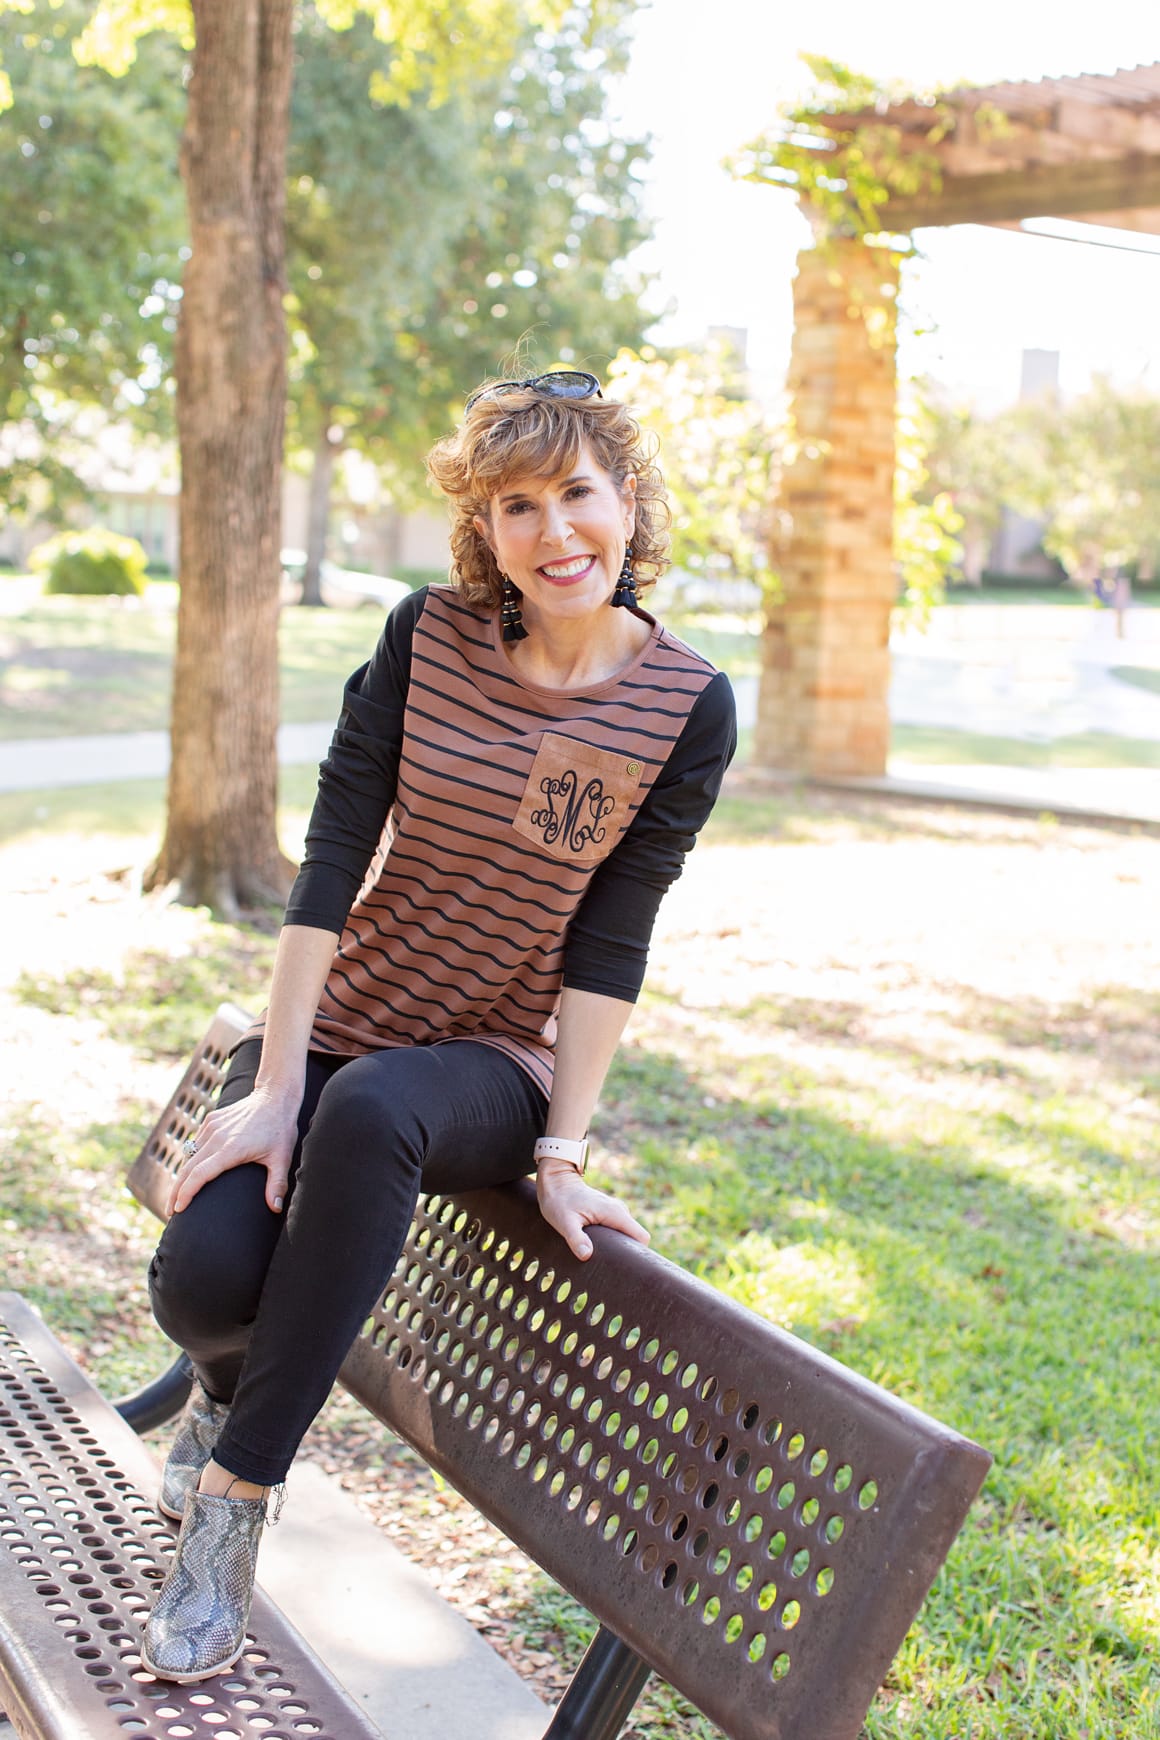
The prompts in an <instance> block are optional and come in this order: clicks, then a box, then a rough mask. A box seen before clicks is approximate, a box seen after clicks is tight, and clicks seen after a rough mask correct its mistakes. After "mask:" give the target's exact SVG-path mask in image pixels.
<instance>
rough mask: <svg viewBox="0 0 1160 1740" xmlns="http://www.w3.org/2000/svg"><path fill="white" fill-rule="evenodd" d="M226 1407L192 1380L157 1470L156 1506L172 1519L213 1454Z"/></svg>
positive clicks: (177, 1516) (179, 1516)
mask: <svg viewBox="0 0 1160 1740" xmlns="http://www.w3.org/2000/svg"><path fill="white" fill-rule="evenodd" d="M229 1411H230V1404H229V1403H228V1402H215V1401H213V1400H212V1399H211V1398H210V1397H209V1396H207V1395H206V1393H205V1391H204V1390H203V1389H202V1387H201V1385H200V1384H199V1383H195V1384H194V1386H193V1389H192V1390H191V1391H190V1393H189V1400H188V1401H187V1402H186V1404H185V1407H184V1409H183V1411H182V1414H181V1418H180V1419H179V1420H178V1422H177V1436H176V1438H174V1440H173V1446H172V1448H171V1449H170V1452H169V1455H168V1456H167V1457H166V1459H165V1467H164V1469H163V1470H162V1474H161V1491H160V1493H159V1494H158V1498H157V1508H158V1510H159V1511H160V1512H161V1514H162V1516H168V1517H172V1518H173V1520H174V1522H180V1521H181V1519H182V1516H183V1515H184V1513H185V1501H186V1499H187V1498H188V1497H189V1495H190V1493H191V1492H192V1491H193V1490H194V1488H195V1487H196V1485H197V1483H198V1481H199V1480H200V1479H201V1471H202V1469H203V1468H204V1467H205V1465H206V1463H207V1462H208V1461H209V1459H210V1457H211V1456H212V1455H213V1452H214V1445H215V1444H216V1443H217V1441H218V1439H219V1437H220V1436H221V1430H222V1427H223V1426H224V1425H225V1423H226V1416H227V1415H228V1413H229Z"/></svg>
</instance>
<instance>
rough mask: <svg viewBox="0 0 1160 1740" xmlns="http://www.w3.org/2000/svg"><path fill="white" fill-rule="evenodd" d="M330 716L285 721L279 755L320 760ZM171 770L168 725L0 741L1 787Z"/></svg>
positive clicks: (29, 787) (89, 781) (92, 781)
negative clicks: (102, 733)
mask: <svg viewBox="0 0 1160 1740" xmlns="http://www.w3.org/2000/svg"><path fill="white" fill-rule="evenodd" d="M333 730H334V721H333V720H332V719H327V720H320V721H319V722H318V723H317V724H314V725H283V726H282V727H281V729H280V730H279V732H278V760H279V761H280V762H281V763H282V764H283V765H284V766H293V765H295V764H296V763H302V762H313V763H315V764H317V763H318V762H319V761H321V760H322V757H323V756H324V755H325V754H326V748H327V745H328V744H329V742H330V734H331V732H332V731H333ZM168 772H169V733H168V731H116V732H109V733H108V734H107V735H106V736H104V737H33V738H28V739H26V740H25V741H24V742H23V743H0V791H43V790H45V789H47V788H49V787H52V786H67V785H107V784H108V783H109V782H110V781H112V780H118V779H163V778H164V777H165V775H166V774H167V773H168Z"/></svg>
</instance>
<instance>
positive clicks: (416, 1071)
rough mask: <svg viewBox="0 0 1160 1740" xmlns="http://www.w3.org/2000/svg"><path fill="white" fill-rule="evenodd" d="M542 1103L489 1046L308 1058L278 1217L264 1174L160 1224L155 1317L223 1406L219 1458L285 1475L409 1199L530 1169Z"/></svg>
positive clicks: (231, 1080)
mask: <svg viewBox="0 0 1160 1740" xmlns="http://www.w3.org/2000/svg"><path fill="white" fill-rule="evenodd" d="M261 1051H262V1046H261V1041H260V1040H258V1039H253V1040H247V1041H246V1042H245V1043H244V1044H243V1045H240V1046H239V1047H238V1050H237V1053H236V1054H235V1056H234V1059H233V1062H232V1064H231V1066H230V1071H229V1075H228V1077H227V1079H226V1082H225V1084H224V1086H223V1088H222V1093H221V1101H220V1103H221V1104H222V1105H232V1104H233V1103H234V1102H235V1101H237V1100H241V1099H244V1098H245V1097H246V1095H247V1094H249V1093H250V1092H251V1091H252V1089H253V1086H254V1078H255V1076H256V1074H257V1070H258V1061H259V1059H260V1057H261ZM546 1110H547V1107H546V1102H545V1100H544V1096H543V1094H542V1093H541V1092H540V1090H539V1089H538V1088H537V1087H536V1085H535V1083H534V1082H533V1081H532V1080H531V1078H530V1077H529V1076H527V1075H525V1073H524V1071H523V1070H522V1069H520V1067H519V1065H518V1064H516V1063H513V1062H512V1060H511V1059H510V1058H509V1057H507V1056H505V1055H504V1053H503V1052H501V1051H497V1050H496V1049H495V1047H494V1046H489V1045H480V1044H478V1043H476V1042H475V1041H472V1040H468V1039H462V1040H452V1041H448V1042H447V1043H445V1044H443V1045H436V1046H413V1047H406V1048H401V1049H399V1050H392V1051H379V1052H374V1053H372V1054H371V1055H370V1056H369V1057H329V1056H323V1055H321V1054H319V1053H314V1052H312V1053H311V1054H310V1058H309V1061H308V1064H307V1070H306V1090H305V1093H304V1094H303V1099H302V1108H301V1111H300V1113H299V1118H298V1142H297V1145H296V1147H295V1150H294V1158H293V1162H292V1165H291V1169H290V1184H289V1189H288V1191H287V1198H286V1207H285V1209H284V1211H283V1213H281V1214H273V1213H272V1212H271V1211H270V1209H268V1208H267V1207H266V1201H265V1185H266V1169H265V1167H264V1166H258V1165H250V1166H238V1167H235V1168H234V1169H233V1170H232V1171H230V1172H224V1173H222V1174H221V1176H220V1177H218V1178H215V1179H214V1180H213V1181H212V1182H211V1183H209V1184H207V1185H206V1186H205V1187H204V1188H203V1189H202V1190H200V1191H199V1192H198V1194H197V1195H196V1196H195V1197H194V1199H193V1201H192V1202H191V1203H190V1204H189V1206H188V1207H187V1208H186V1209H185V1210H183V1212H182V1213H181V1214H178V1215H174V1216H173V1218H172V1219H171V1220H170V1221H169V1224H168V1225H167V1226H166V1228H165V1231H164V1233H163V1234H162V1236H161V1242H160V1244H159V1245H158V1247H157V1253H156V1255H155V1256H154V1258H153V1261H152V1263H151V1265H150V1268H149V1288H150V1293H151V1296H152V1301H153V1313H154V1316H155V1317H156V1318H157V1321H158V1323H159V1324H160V1326H161V1328H162V1329H163V1330H164V1331H165V1333H166V1335H168V1336H169V1337H170V1339H171V1340H173V1341H175V1342H177V1344H178V1346H180V1347H183V1348H184V1349H185V1350H186V1352H187V1353H188V1354H189V1357H190V1359H191V1360H192V1361H193V1365H194V1368H195V1370H196V1372H197V1375H198V1377H199V1378H200V1380H201V1382H202V1384H203V1385H204V1387H205V1389H206V1391H207V1393H208V1394H209V1395H210V1396H212V1397H213V1398H214V1399H215V1400H217V1401H228V1402H231V1403H232V1406H231V1409H230V1414H229V1418H228V1420H227V1422H226V1425H225V1428H224V1430H223V1432H222V1435H221V1437H220V1438H219V1440H218V1445H217V1449H216V1450H215V1452H214V1455H215V1457H216V1460H217V1461H218V1462H219V1463H220V1464H221V1465H222V1467H223V1468H227V1469H228V1470H229V1471H230V1473H231V1474H236V1475H237V1476H238V1477H239V1479H241V1480H251V1481H254V1482H255V1483H257V1484H258V1485H260V1486H273V1485H276V1484H277V1483H278V1482H279V1481H281V1480H283V1479H285V1476H286V1471H287V1469H288V1468H289V1467H290V1464H291V1462H292V1461H293V1460H294V1455H295V1452H296V1451H297V1449H298V1445H299V1443H300V1441H301V1439H302V1435H303V1433H304V1432H305V1431H306V1428H307V1427H308V1426H309V1424H310V1422H311V1421H312V1420H313V1418H314V1416H315V1415H316V1414H317V1412H318V1410H319V1409H320V1408H321V1406H322V1404H323V1402H324V1401H325V1400H326V1398H327V1396H328V1395H329V1394H330V1390H331V1386H332V1385H333V1383H334V1380H335V1377H336V1376H337V1375H338V1369H339V1367H340V1365H341V1364H342V1362H343V1359H344V1358H345V1357H346V1353H347V1350H348V1349H349V1347H350V1345H351V1343H352V1342H353V1340H354V1338H355V1336H356V1335H357V1333H358V1331H359V1329H360V1328H361V1327H362V1325H363V1323H364V1321H365V1320H366V1318H367V1316H368V1315H369V1313H370V1311H371V1309H372V1307H373V1306H374V1304H375V1302H376V1300H377V1298H378V1296H379V1294H380V1293H381V1292H382V1291H383V1289H384V1288H385V1287H386V1284H387V1280H388V1278H389V1276H390V1274H391V1272H392V1270H393V1269H394V1266H395V1263H396V1261H397V1259H398V1256H399V1252H400V1251H401V1250H402V1248H403V1244H404V1241H405V1239H406V1236H407V1231H408V1229H409V1227H410V1224H411V1220H412V1217H413V1215H414V1212H415V1204H416V1201H417V1199H418V1196H419V1193H420V1191H423V1192H429V1191H440V1192H443V1191H453V1190H474V1189H480V1188H482V1187H483V1186H485V1185H492V1184H501V1183H505V1182H507V1181H508V1180H509V1179H512V1178H516V1177H518V1176H519V1175H520V1174H521V1173H524V1172H529V1171H531V1170H532V1158H531V1156H532V1145H533V1143H534V1141H535V1139H536V1137H537V1136H538V1135H540V1134H541V1133H542V1131H543V1128H544V1117H545V1113H546Z"/></svg>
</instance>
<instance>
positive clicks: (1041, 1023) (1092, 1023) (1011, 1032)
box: [650, 985, 1160, 1095]
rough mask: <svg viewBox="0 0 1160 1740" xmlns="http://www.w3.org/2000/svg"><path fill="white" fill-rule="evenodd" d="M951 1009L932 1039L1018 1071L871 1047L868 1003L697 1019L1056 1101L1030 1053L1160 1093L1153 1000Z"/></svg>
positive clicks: (914, 1048)
mask: <svg viewBox="0 0 1160 1740" xmlns="http://www.w3.org/2000/svg"><path fill="white" fill-rule="evenodd" d="M953 996H954V998H955V1002H954V1004H952V1005H950V1006H948V1007H947V1008H946V1009H944V1010H940V1012H939V1026H940V1030H942V1031H944V1032H945V1030H946V1029H947V1028H958V1029H959V1030H961V1031H962V1032H964V1033H969V1034H971V1035H980V1034H981V1035H985V1036H986V1037H987V1038H988V1039H989V1040H993V1041H994V1042H995V1044H996V1046H1008V1047H1010V1048H1011V1049H1012V1050H1016V1051H1024V1052H1026V1053H1027V1054H1028V1056H1027V1059H1026V1061H1016V1060H1014V1059H1012V1058H1004V1057H972V1058H964V1059H959V1060H955V1059H948V1058H947V1056H946V1055H945V1050H935V1049H933V1048H930V1047H928V1046H925V1045H924V1044H923V1043H922V1042H921V1040H903V1039H898V1038H895V1037H893V1036H892V1037H890V1038H889V1039H886V1038H880V1037H878V1036H876V1035H875V1034H874V1032H873V1015H874V1003H873V1000H872V999H870V1000H868V1001H866V1002H865V1003H859V1002H853V1001H850V1000H848V999H840V998H825V997H789V996H769V997H754V998H751V999H750V1001H749V1002H748V1003H746V1004H744V1005H740V1006H738V1005H736V1004H724V1005H722V1004H718V1005H716V1006H714V1007H711V1008H706V1009H705V1014H706V1016H709V1017H716V1018H719V1019H724V1020H730V1021H737V1022H741V1023H743V1024H744V1025H746V1026H747V1027H751V1026H753V1025H754V1024H761V1025H763V1026H766V1027H768V1028H770V1029H771V1031H772V1030H776V1029H788V1030H790V1031H792V1032H793V1033H796V1034H798V1035H799V1036H800V1037H802V1038H803V1039H809V1040H825V1041H826V1042H827V1043H830V1044H833V1045H834V1046H835V1047H836V1048H837V1049H838V1050H839V1052H840V1051H855V1050H856V1051H859V1052H864V1053H868V1054H870V1055H872V1056H877V1057H882V1058H883V1059H887V1058H894V1059H901V1060H904V1061H906V1062H910V1063H914V1064H918V1065H920V1066H922V1067H926V1068H935V1069H937V1070H939V1071H944V1072H946V1073H948V1074H966V1075H979V1076H987V1077H991V1078H993V1079H995V1080H997V1081H1003V1080H1010V1081H1018V1082H1022V1083H1025V1084H1027V1086H1028V1087H1029V1088H1030V1089H1031V1090H1032V1091H1041V1092H1044V1093H1048V1094H1055V1093H1057V1092H1058V1087H1057V1084H1056V1082H1055V1081H1054V1079H1053V1078H1051V1077H1050V1076H1048V1075H1046V1074H1045V1073H1044V1072H1043V1071H1040V1070H1037V1069H1036V1068H1035V1060H1034V1056H1033V1055H1032V1054H1033V1053H1035V1052H1036V1051H1043V1052H1052V1053H1055V1052H1068V1053H1073V1054H1075V1055H1077V1056H1080V1057H1090V1058H1092V1059H1094V1060H1096V1061H1097V1062H1098V1064H1099V1068H1100V1074H1101V1077H1102V1079H1103V1080H1105V1081H1106V1080H1115V1081H1119V1082H1122V1083H1124V1084H1125V1085H1127V1086H1134V1087H1135V1088H1136V1089H1137V1090H1138V1091H1139V1092H1140V1093H1142V1094H1147V1095H1153V1094H1156V1093H1157V1092H1158V1091H1160V994H1157V993H1156V992H1152V991H1145V990H1142V989H1139V988H1134V987H1128V986H1123V985H1111V986H1107V987H1104V988H1099V987H1096V988H1093V990H1092V991H1091V992H1090V994H1089V995H1087V996H1085V997H1084V998H1082V999H1080V1000H1073V1001H1072V1002H1070V1003H1067V1004H1064V1005H1063V1006H1062V1007H1060V1006H1057V1005H1054V1004H1048V1003H1044V1002H1042V1001H1040V1000H1039V999H1038V998H1035V997H1020V998H1019V999H1018V1000H1012V999H1011V998H998V997H988V996H986V995H985V994H984V993H983V992H981V991H976V990H973V989H971V988H970V987H967V986H962V985H956V986H954V987H953ZM650 998H651V1000H652V1001H653V1002H657V1003H661V1002H665V1001H668V1002H671V1003H673V1004H678V1003H679V1001H680V999H679V998H678V997H676V996H668V997H666V996H665V995H664V994H663V993H660V992H657V991H653V992H651V993H650Z"/></svg>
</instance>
